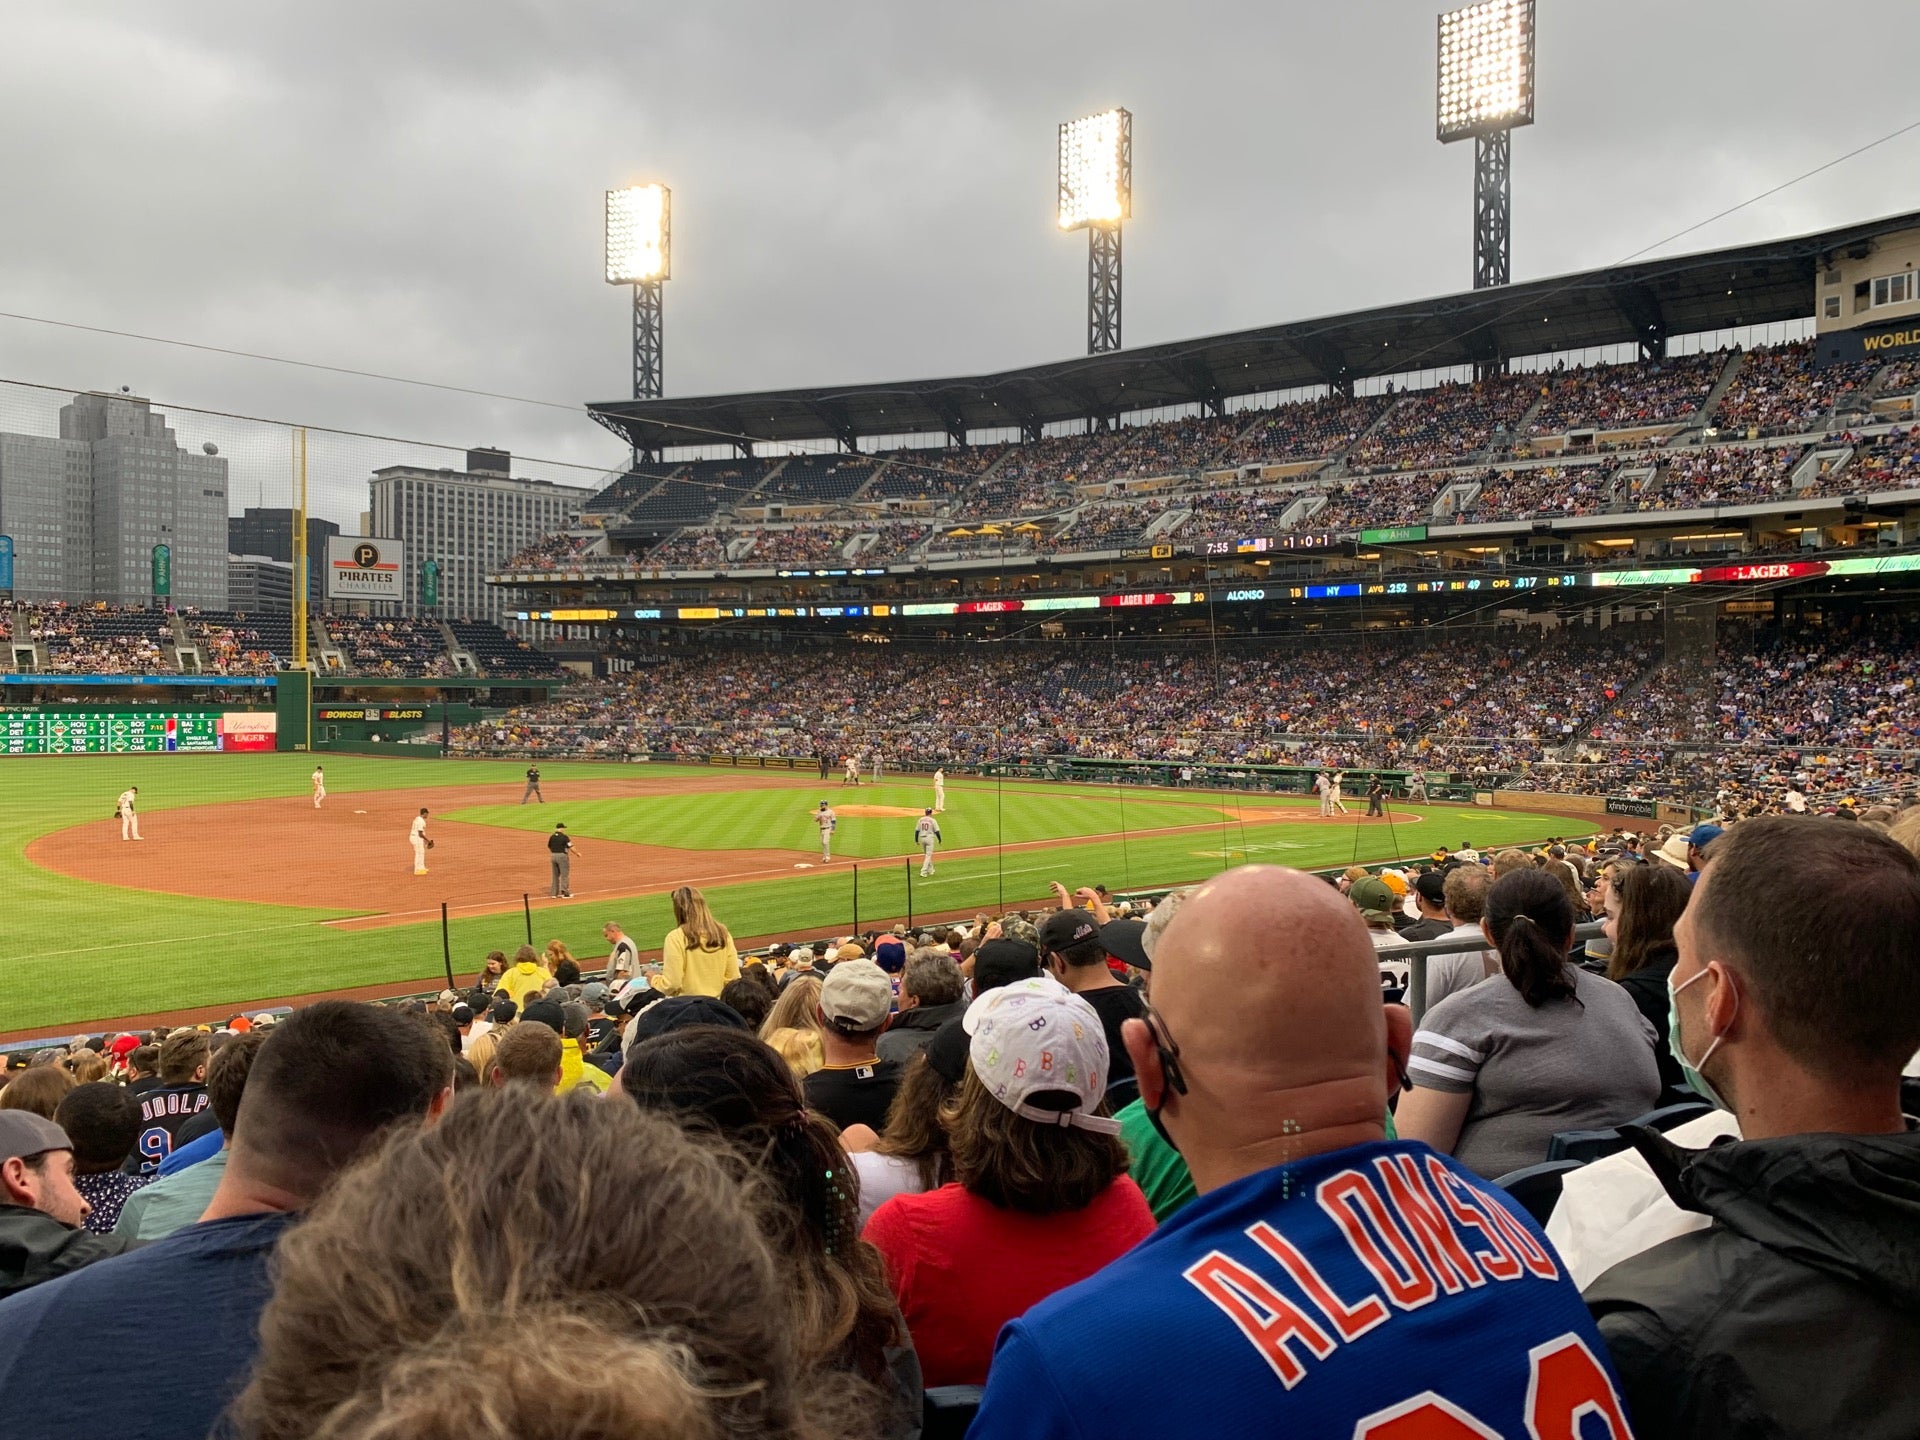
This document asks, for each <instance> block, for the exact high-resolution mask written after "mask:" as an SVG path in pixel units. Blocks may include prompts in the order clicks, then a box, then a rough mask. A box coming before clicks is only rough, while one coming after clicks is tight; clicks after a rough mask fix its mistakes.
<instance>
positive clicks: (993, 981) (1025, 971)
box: [973, 940, 1040, 995]
mask: <svg viewBox="0 0 1920 1440" xmlns="http://www.w3.org/2000/svg"><path fill="white" fill-rule="evenodd" d="M1039 973H1040V952H1039V951H1037V950H1035V949H1034V948H1033V946H1031V945H1029V944H1028V943H1027V942H1026V941H1024V940H989V941H987V942H986V943H985V944H983V945H982V946H981V947H980V948H979V949H978V950H976V951H974V952H973V993H974V994H975V995H981V994H984V993H985V992H987V991H988V990H997V989H999V988H1000V986H1002V985H1011V984H1012V983H1013V982H1014V981H1016V980H1031V979H1032V978H1033V977H1034V976H1036V975H1038V974H1039Z"/></svg>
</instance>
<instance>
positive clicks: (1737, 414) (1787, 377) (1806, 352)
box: [1713, 340, 1879, 434]
mask: <svg viewBox="0 0 1920 1440" xmlns="http://www.w3.org/2000/svg"><path fill="white" fill-rule="evenodd" d="M1878 369H1879V365H1878V363H1877V362H1875V361H1871V360H1862V361H1855V362H1852V363H1850V364H1842V365H1829V366H1826V367H1824V368H1816V367H1815V366H1814V363H1813V342H1812V341H1810V340H1803V341H1801V342H1799V343H1798V344H1794V345H1776V346H1773V347H1771V348H1768V349H1756V350H1750V351H1748V352H1747V354H1746V356H1745V357H1744V359H1743V360H1742V363H1741V366H1740V369H1739V372H1738V373H1737V374H1736V375H1735V376H1734V378H1733V383H1732V384H1731V385H1730V386H1729V387H1728V388H1727V392H1726V394H1724V395H1722V396H1721V397H1720V404H1719V406H1718V408H1717V409H1716V410H1715V411H1714V416H1713V419H1714V423H1715V424H1717V425H1719V426H1720V427H1721V428H1723V429H1731V430H1736V431H1744V430H1754V431H1758V432H1760V433H1762V434H1781V433H1784V432H1788V431H1793V430H1803V429H1810V428H1812V427H1814V426H1816V425H1818V424H1819V423H1820V422H1821V421H1822V420H1824V419H1825V418H1826V417H1827V416H1828V415H1829V414H1830V413H1831V412H1832V410H1833V407H1834V403H1835V402H1836V401H1837V400H1839V399H1840V398H1841V397H1842V396H1843V395H1845V394H1847V393H1848V392H1850V391H1852V390H1855V389H1858V388H1860V387H1862V386H1864V385H1866V384H1867V383H1868V382H1869V381H1870V380H1871V379H1872V378H1873V375H1874V373H1875V372H1876V371H1877V370H1878Z"/></svg>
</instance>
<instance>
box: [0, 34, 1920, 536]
mask: <svg viewBox="0 0 1920 1440" xmlns="http://www.w3.org/2000/svg"><path fill="white" fill-rule="evenodd" d="M1437 8H1438V7H1437V6H1436V5H1433V4H1429V3H1419V4H1415V3H1402V0H1345V3H1324V4H1318V5H1312V6H1308V5H1299V4H1274V3H1266V4H1260V5H1255V4H1205V3H1196V4H1189V5H1185V6H1169V5H1166V4H1164V3H1154V4H1146V3H1135V0H1108V3H1101V4H1093V3H1078V0H1025V3H1017V4H1015V3H1001V0H974V3H971V4H966V5H943V6H938V7H936V6H931V5H925V4H918V3H904V0H903V3H895V4H891V5H877V4H831V3H825V4H823V3H816V4H811V5H806V4H794V3H791V0H789V3H778V4H776V3H753V4H749V3H744V0H738V3H729V0H718V3H707V4H700V5H691V6H682V7H672V8H669V7H662V6H656V5H645V4H631V3H627V4H616V3H562V0H553V3H547V4H538V5H536V4H518V5H502V4H484V3H483V4H476V5H463V6H452V5H444V4H404V3H403V4H394V3H391V0H388V3H385V4H380V5H374V4H367V3H359V0H345V3H339V0H336V3H333V4H329V5H324V6H306V7H287V6H260V5H258V4H250V5H240V4H184V5H177V6H154V5H151V4H147V5H137V6H136V5H93V6H85V7H78V6H25V5H20V6H15V7H13V13H12V14H11V15H10V16H9V20H8V32H9V36H8V44H7V46H6V47H5V48H4V51H0V125H4V127H5V131H6V133H7V134H8V135H9V136H10V137H11V143H10V144H9V146H8V150H7V153H6V157H5V159H4V160H0V167H4V168H3V170H0V173H4V176H5V180H6V190H5V194H6V196H7V210H8V223H7V224H6V225H5V226H4V227H0V309H7V310H15V311H23V312H26V313H30V314H42V315H54V316H60V317H64V318H70V319H73V320H78V321H84V322H87V323H92V324H100V325H108V326H115V327H121V328H125V329H130V330H138V331H143V332H147V333H154V334H167V335H178V336H181V337H186V338H193V339H199V340H205V341H208V342H210V343H214V344H219V345H224V346H232V347H235V348H241V349H248V350H258V351H265V352H270V353H275V354H283V355H291V356H299V357H302V358H308V359H314V360H319V361H324V362H327V363H331V364H339V365H346V366H355V367H364V368H367V369H371V370H379V371H384V372H389V373H398V374H406V375H417V376H421V377H426V378H432V379H437V380H444V381H447V382H449V383H453V384H458V385H466V386H472V387H475V388H479V389H485V390H493V391H503V392H508V393H512V394H517V395H527V396H534V397H540V398H545V399H550V400H554V401H559V402H564V403H566V404H567V405H569V406H572V405H577V404H578V403H579V402H581V401H584V400H587V399H598V398H607V397H610V396H614V395H617V394H619V393H621V392H622V390H623V387H624V384H625V379H626V371H625V364H626V361H625V347H626V324H627V321H626V312H625V308H624V295H623V292H620V291H616V290H612V289H610V288H609V287H607V286H606V285H605V284H603V283H602V282H601V281H600V279H599V266H600V235H599V225H600V212H599V205H600V199H599V197H600V192H601V191H602V190H603V189H604V188H606V187H607V186H608V185H612V184H620V183H625V182H627V181H630V180H636V179H643V178H658V179H661V180H664V181H666V182H667V183H668V184H670V185H671V186H672V187H673V189H674V218H675V235H674V279H673V281H672V283H671V285H670V286H669V288H668V296H667V346H668V354H667V384H668V388H669V390H670V392H672V393H678V394H692V393H698V392H704V391H717V390H736V389H750V388H756V387H763V386H775V385H787V384H804V383H820V382H829V381H835V380H858V379H880V378H888V377H896V376H902V375H929V374H941V373H951V372H964V371H971V370H981V369H994V368H1000V367H1005V366H1010V365H1018V364H1023V363H1027V362H1032V361H1038V360H1044V359H1051V358H1056V357H1060V356H1064V355H1069V354H1072V353H1074V352H1075V351H1076V350H1077V349H1078V348H1079V346H1080V344H1081V338H1082V329H1081V326H1082V305H1083V294H1082V288H1081V287H1082V285H1083V268H1084V265H1085V254H1084V241H1083V240H1082V239H1081V237H1079V236H1077V235H1061V234H1059V233H1057V232H1056V231H1055V230H1054V229H1053V227H1052V225H1051V223H1050V222H1051V205H1052V186H1053V127H1054V125H1055V124H1056V123H1057V122H1058V121H1060V120H1062V119H1065V118H1069V117H1071V116H1074V115H1078V114H1083V113H1086V112H1088V111H1091V110H1095V109H1099V108H1103V107H1105V106H1107V105H1111V104H1125V105H1127V106H1128V107H1129V108H1131V109H1132V110H1133V112H1134V115H1135V137H1136V138H1135V175H1136V186H1135V194H1136V198H1135V220H1134V222H1133V223H1132V225H1131V226H1130V227H1129V229H1128V232H1127V296H1126V334H1127V338H1128V339H1129V341H1131V342H1133V343H1145V342H1149V341H1154V340H1162V339H1169V338H1174V337H1178V336H1184V335H1196V334H1205V333H1207V332H1210V331H1215V330H1221V329H1227V328H1233V327H1237V326H1243V325H1248V324H1256V323H1259V322H1262V321H1267V320H1278V319H1285V318H1289V317H1294V316H1299V315H1305V314H1313V313H1321V312H1326V311H1333V310H1341V309H1347V308H1351V307H1355V306H1360V305H1367V304H1373V303H1381V302H1386V301H1392V300H1397V299H1404V298H1408V297H1410V296H1415V295H1422V294H1432V293H1438V292H1443V291H1447V290H1451V289H1455V288H1458V287H1459V286H1461V285H1462V284H1463V283H1464V280H1465V277H1466V275H1467V273H1468V268H1469V267H1468V257H1467V229H1468V213H1467V212H1468V195H1469V190H1470V169H1471V156H1470V147H1468V146H1455V147H1450V148H1442V147H1441V146H1439V145H1438V144H1437V143H1435V141H1434V139H1433V133H1432V120H1433V95H1432V86H1433V16H1434V14H1435V12H1436V10H1437ZM1910 29H1911V9H1910V7H1908V6H1906V5H1903V4H1897V3H1855V4H1833V5H1828V6H1825V7H1822V8H1821V10H1820V12H1819V19H1818V33H1817V34H1816V33H1815V29H1814V22H1813V21H1812V20H1811V19H1810V17H1809V13H1808V11H1807V10H1806V9H1805V7H1804V6H1798V5H1788V4H1784V3H1769V0H1697V3H1690V4H1681V3H1674V0H1665V3H1653V0H1632V3H1622V0H1607V3H1604V4H1602V3H1595V0H1542V4H1541V18H1540V104H1539V123H1538V124H1537V125H1536V126H1535V127H1534V128H1533V129H1531V130H1529V131H1524V132H1521V133H1520V134H1519V135H1518V137H1517V138H1516V140H1515V143H1514V169H1515V190H1516V196H1515V213H1514V233H1515V272H1516V276H1517V277H1527V276H1537V275H1542V274H1552V273H1558V272H1561V271H1566V270H1571V269H1577V268H1582V267H1585V266H1589V265H1596V264H1603V263H1606V262H1609V261H1612V260H1616V259H1619V258H1621V257H1622V256H1624V255H1626V254H1628V253H1629V252H1632V251H1634V250H1637V249H1639V248H1640V247H1642V246H1643V245H1645V244H1647V243H1648V242H1650V241H1653V240H1656V239H1659V238H1660V237H1662V236H1664V235H1666V234H1669V233H1670V232H1672V231H1673V230H1676V229H1678V228H1679V227H1680V226H1681V225H1683V224H1686V223H1689V222H1690V221H1692V220H1694V219H1696V218H1699V217H1702V216H1705V215H1709V214H1712V213H1713V212H1715V211H1717V210H1720V209H1722V208H1724V207H1725V206H1727V205H1730V204H1733V203H1735V202H1737V201H1738V200H1741V199H1743V198H1745V197H1747V196H1749V195H1752V194H1755V193H1757V192H1759V191H1761V190H1763V189H1765V188H1767V187H1768V186H1770V185H1772V184H1774V183H1777V182H1778V181H1779V180H1781V179H1783V178H1785V177H1787V176H1789V175H1792V174H1794V173H1796V172H1798V171H1800V170H1803V169H1806V168H1808V167H1810V166H1812V165H1815V164H1818V163H1820V162H1821V161H1823V160H1826V159H1828V158H1830V157H1831V156H1833V155H1835V154H1838V153H1840V152H1841V151H1843V150H1846V149H1849V148H1851V147H1852V146H1853V145H1855V144H1858V143H1861V142H1863V141H1865V140H1869V139H1872V138H1874V137H1875V136H1877V135H1880V134H1882V133H1884V132H1885V131H1887V130H1890V129H1893V128H1894V127H1895V126H1897V125H1900V124H1903V123H1906V122H1907V121H1908V120H1910V119H1911V118H1913V117H1912V115H1911V114H1910V113H1907V110H1908V108H1910V104H1909V102H1907V101H1906V100H1905V99H1904V97H1906V96H1908V95H1910V94H1911V89H1910V87H1908V86H1907V85H1906V84H1904V83H1903V82H1904V79H1905V75H1904V59H1905V50H1904V48H1903V47H1902V46H1900V45H1898V44H1880V43H1877V41H1876V40H1875V38H1874V37H1876V36H1880V35H1885V34H1904V33H1907V32H1908V31H1910ZM1916 156H1920V136H1909V137H1908V138H1907V139H1905V140H1903V141H1900V142H1897V143H1896V144H1895V145H1892V146H1888V147H1886V148H1885V149H1883V150H1882V151H1880V152H1877V153H1876V154H1875V155H1874V156H1872V157H1869V158H1867V159H1865V160H1862V161H1857V162H1854V163H1852V164H1850V165H1848V166H1845V167H1842V168H1841V169H1839V170H1836V171H1834V172H1830V173H1829V174H1827V175H1825V176H1822V177H1820V178H1819V179H1818V180H1816V181H1813V182H1810V183H1808V184H1806V185H1803V186H1798V187H1795V188H1794V189H1792V190H1789V191H1788V192H1786V193H1785V194H1783V195H1781V196H1779V197H1777V198H1775V199H1772V200H1769V201H1767V202H1766V203H1764V204H1762V205H1759V206H1755V207H1753V208H1751V209H1749V210H1746V211H1744V212H1742V213H1741V214H1740V215H1739V216H1737V217H1735V218H1734V219H1731V220H1728V221H1724V222H1721V223H1720V224H1718V225H1715V226H1714V227H1712V228H1711V229H1710V230H1707V231H1704V232H1701V233H1699V234H1697V235H1694V236H1691V237H1689V238H1688V239H1687V240H1686V241H1684V242H1682V243H1681V245H1680V246H1678V247H1676V248H1687V249H1691V248H1700V247H1706V246H1711V245H1716V244H1723V243H1732V242H1736V241H1739V240H1745V239H1753V238H1759V237H1762V236H1765V235H1769V234H1779V233H1784V232H1788V231H1797V230H1801V229H1811V228H1815V227H1818V226H1820V225H1824V224H1829V223H1838V222H1843V221H1847V220H1852V219H1858V218H1861V217H1863V216H1867V215H1872V214H1880V213H1886V212H1890V211H1895V210H1900V209H1905V208H1916V207H1920V195H1916V193H1915V190H1916V187H1915V185H1914V184H1913V182H1912V181H1911V180H1910V179H1909V178H1908V177H1910V176H1911V175H1912V174H1913V173H1914V171H1915V165H1914V161H1915V158H1916ZM0 356H4V357H5V363H4V364H0V375H5V376H7V377H11V378H26V379H36V380H45V381H48V382H51V383H56V384H68V385H76V386H117V385H120V384H129V385H131V386H133V387H134V388H135V389H136V390H139V391H141V392H143V393H148V394H152V395H154V396H156V397H160V398H164V399H167V400H171V401H174V402H176V403H190V404H198V405H204V406H207V407H210V408H217V409H226V410H238V411H246V412H250V413H261V414H269V415H274V416H281V417H287V418H294V419H303V420H308V421H311V422H313V423H316V424H331V425H341V426H347V427H350V428H354V429H364V430H372V431H378V432H382V433H385V434H393V435H403V436H409V437H421V438H425V439H432V440H445V441H449V442H454V443H467V442H474V443H485V442H492V443H498V444H501V445H505V446H507V447H509V448H511V449H513V450H515V451H516V452H517V453H521V454H534V455H543V456H553V457H559V458H565V459H571V460H577V461H582V462H591V463H596V464H599V463H613V462H615V461H617V459H618V456H619V450H618V447H617V446H615V445H614V444H612V442H611V441H610V439H609V437H607V436H605V435H604V434H602V433H601V432H599V431H598V430H597V429H596V428H595V427H593V426H592V425H590V424H588V423H587V422H586V421H585V420H584V418H582V417H581V416H580V415H579V414H578V412H577V411H573V412H571V413H570V412H568V411H562V410H547V409H539V408H535V407H529V406H522V405H515V404H511V403H506V402H499V401H486V400H480V399H474V398H467V397H460V396H452V395H445V394H438V393H435V392H432V391H423V390H417V389H409V388H406V387H400V386H393V385H386V384H377V383H372V382H366V381H358V380H351V379H347V378H343V377H338V376H329V375H321V374H317V373H313V372H305V371H299V370H290V369H287V368H284V367H277V366H270V365H263V364H257V363H251V362H243V361H238V360H232V359H224V358H218V357H210V356H203V355H195V354H192V353H189V352H183V351H176V350H168V349H162V348H157V347H153V346H146V345H139V344H133V343H127V342H117V341H110V340H106V339H102V338H100V337H97V336H88V335H80V334H75V333H69V332H59V331H51V330H47V329H45V328H42V327H36V326H28V325H21V324H17V323H13V322H0ZM29 408H31V407H29V406H28V405H27V404H26V402H25V401H24V400H21V399H20V398H18V396H17V394H16V395H14V396H13V397H12V398H11V399H7V400H4V401H0V410H3V411H9V412H13V414H14V415H19V414H24V412H25V411H26V410H27V409H29ZM9 426H10V414H8V413H0V427H9ZM181 428H182V431H183V433H185V434H188V435H189V436H190V437H191V438H199V437H200V436H201V435H203V434H204V435H205V436H207V437H209V438H215V439H217V440H218V441H219V442H220V443H222V445H223V447H224V448H226V449H227V450H228V453H230V454H233V455H235V458H236V484H235V494H236V499H238V500H251V498H252V493H251V491H250V490H249V488H248V484H249V481H248V477H249V476H253V477H255V478H256V479H257V481H258V483H260V484H262V485H271V484H272V483H273V480H272V479H271V478H268V479H258V477H260V476H266V477H277V476H278V475H280V474H283V473H284V461H283V457H282V453H281V449H282V445H283V441H282V440H281V438H280V437H277V436H270V435H263V434H258V433H254V432H249V431H246V430H245V429H243V428H240V427H234V426H230V425H218V424H214V423H212V422H189V421H187V420H186V419H185V418H184V417H183V419H182V425H181ZM401 458H407V452H404V451H399V450H397V449H396V448H395V447H393V446H389V445H381V444H372V443H368V444H357V445H346V444H339V443H334V444H331V445H329V446H328V447H326V448H325V450H324V455H323V456H322V460H321V463H319V465H318V467H317V468H318V472H319V473H318V474H317V480H316V483H317V485H318V487H319V490H320V492H321V494H322V497H323V503H324V506H325V508H327V509H328V510H329V511H330V512H331V513H332V514H333V515H335V517H336V518H339V519H341V520H343V521H347V522H349V523H350V522H351V521H352V520H353V518H354V516H355V514H356V513H357V511H358V510H359V509H360V508H361V507H362V506H363V505H364V504H365V487H364V478H365V472H366V470H367V469H369V468H371V467H372V466H373V465H375V464H384V463H390V462H391V461H393V460H397V459H401ZM555 473H556V475H557V474H558V472H555ZM581 478H583V479H590V478H591V477H590V476H583V477H581ZM268 498H269V499H271V496H269V497H268Z"/></svg>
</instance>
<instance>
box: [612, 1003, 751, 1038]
mask: <svg viewBox="0 0 1920 1440" xmlns="http://www.w3.org/2000/svg"><path fill="white" fill-rule="evenodd" d="M688 1025H724V1026H726V1027H727V1028H728V1029H730V1030H748V1031H751V1030H752V1029H753V1027H752V1026H751V1025H749V1024H747V1022H746V1017H744V1016H743V1015H741V1013H740V1012H739V1011H738V1010H736V1009H734V1008H733V1007H732V1006H731V1005H728V1004H726V1003H724V1002H722V1001H719V1000H716V999H714V997H713V996H711V995H669V996H667V997H666V998H664V999H662V1000H659V1001H656V1002H655V1003H654V1004H652V1005H649V1006H648V1007H647V1008H646V1009H645V1010H642V1011H641V1012H640V1015H639V1018H638V1019H636V1020H635V1021H634V1022H633V1036H632V1039H631V1040H630V1041H629V1042H628V1044H629V1047H631V1046H633V1045H638V1044H640V1043H641V1041H643V1040H651V1039H653V1038H654V1037H655V1036H658V1035H665V1034H666V1033H667V1032H668V1031H670V1030H679V1029H682V1028H683V1027H685V1026H688Z"/></svg>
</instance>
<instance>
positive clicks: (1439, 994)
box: [1427, 920, 1500, 1010]
mask: <svg viewBox="0 0 1920 1440" xmlns="http://www.w3.org/2000/svg"><path fill="white" fill-rule="evenodd" d="M1437 938H1439V939H1441V940H1453V939H1462V940H1476V941H1478V942H1479V944H1480V946H1481V947H1482V948H1478V949H1473V950H1460V951H1456V952H1452V953H1449V954H1444V955H1429V956H1428V957H1427V1009H1429V1010H1431V1009H1433V1007H1434V1006H1436V1005H1438V1004H1439V1003H1440V1002H1441V1001H1442V1000H1444V999H1446V998H1447V997H1448V996H1449V995H1452V994H1454V993H1456V992H1457V991H1461V990H1465V989H1466V988H1467V987H1468V986H1469V985H1478V984H1479V983H1480V982H1481V981H1482V980H1484V979H1486V978H1487V977H1488V976H1489V975H1497V974H1499V973H1500V960H1499V957H1498V956H1496V955H1495V954H1494V953H1493V952H1492V951H1491V950H1488V949H1485V948H1484V947H1485V945H1486V943H1487V940H1486V935H1485V933H1484V932H1483V931H1482V930H1481V929H1480V922H1479V921H1477V920H1476V921H1474V922H1473V923H1472V924H1470V925H1456V926H1455V927H1454V928H1453V929H1451V930H1449V931H1447V933H1446V934H1444V935H1441V936H1439V937H1437Z"/></svg>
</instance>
